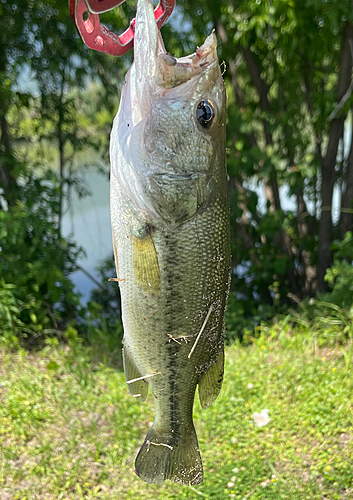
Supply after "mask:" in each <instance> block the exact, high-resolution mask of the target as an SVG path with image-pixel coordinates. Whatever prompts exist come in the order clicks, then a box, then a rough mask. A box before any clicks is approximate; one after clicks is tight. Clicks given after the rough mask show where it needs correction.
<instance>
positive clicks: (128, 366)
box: [123, 345, 148, 401]
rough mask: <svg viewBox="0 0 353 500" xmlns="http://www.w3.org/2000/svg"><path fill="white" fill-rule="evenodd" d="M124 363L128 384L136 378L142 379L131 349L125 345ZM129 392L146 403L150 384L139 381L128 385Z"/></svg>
mask: <svg viewBox="0 0 353 500" xmlns="http://www.w3.org/2000/svg"><path fill="white" fill-rule="evenodd" d="M123 363H124V372H125V377H126V382H128V381H129V380H135V379H136V378H140V377H142V375H141V373H140V371H139V370H138V368H137V366H136V364H135V361H134V358H133V356H132V354H131V353H130V351H129V348H128V347H127V346H126V345H124V347H123ZM127 386H128V388H129V391H130V392H131V394H132V395H133V396H134V397H135V399H138V400H139V401H145V399H146V398H147V394H148V383H147V382H145V381H144V380H137V381H136V382H132V383H131V384H127Z"/></svg>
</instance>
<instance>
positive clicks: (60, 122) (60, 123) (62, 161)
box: [57, 70, 65, 238]
mask: <svg viewBox="0 0 353 500" xmlns="http://www.w3.org/2000/svg"><path fill="white" fill-rule="evenodd" d="M64 87H65V70H64V72H63V76H62V81H61V90H60V96H59V105H58V114H59V117H58V128H57V132H58V146H59V183H60V184H59V186H60V191H59V216H58V235H59V238H61V233H62V216H63V201H64V183H65V177H64V169H65V158H64V146H65V139H64V134H63V124H64V119H65V118H64Z"/></svg>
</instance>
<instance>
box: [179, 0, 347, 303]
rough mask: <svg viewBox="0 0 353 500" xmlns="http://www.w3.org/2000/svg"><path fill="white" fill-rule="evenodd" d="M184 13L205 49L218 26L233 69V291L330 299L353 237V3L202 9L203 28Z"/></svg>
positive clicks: (185, 2)
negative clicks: (331, 283) (340, 257)
mask: <svg viewBox="0 0 353 500" xmlns="http://www.w3.org/2000/svg"><path fill="white" fill-rule="evenodd" d="M180 3H181V5H182V7H183V10H184V13H185V16H186V18H187V19H188V21H189V22H190V23H192V28H191V30H190V31H191V32H192V33H194V34H195V33H197V34H198V35H200V36H195V42H196V43H197V44H200V43H201V39H202V37H204V36H205V35H206V34H208V33H209V31H210V29H211V28H212V26H215V28H216V32H217V35H218V39H219V41H220V58H221V60H222V59H224V60H225V61H226V64H227V72H226V73H225V79H226V84H227V90H228V97H229V99H228V129H227V130H228V148H229V154H228V171H229V174H230V189H231V197H232V233H233V234H232V236H233V268H234V272H235V279H234V281H233V286H234V289H235V290H237V292H240V293H243V294H244V297H246V298H247V299H249V298H250V299H252V298H254V297H255V299H256V300H258V301H259V302H268V303H271V302H276V301H277V302H278V303H279V304H280V303H285V302H286V301H288V294H289V293H292V294H293V293H294V294H295V295H296V296H297V297H299V298H303V297H305V296H307V295H309V296H310V295H314V294H315V293H316V292H317V291H324V290H325V289H326V285H327V283H326V282H325V280H324V278H325V273H326V269H327V268H328V267H330V266H331V264H332V253H331V245H332V242H333V240H334V238H335V237H337V236H338V235H339V234H340V236H341V237H343V235H344V233H345V232H346V231H347V230H349V229H351V228H352V196H353V184H352V182H353V172H352V168H353V164H352V158H353V151H352V148H353V142H352V141H351V143H350V152H349V153H348V154H347V153H346V150H347V148H346V147H345V137H344V131H345V130H347V126H348V125H347V123H348V121H347V116H348V115H350V109H351V108H352V102H353V101H352V97H351V92H352V89H353V84H352V83H351V81H352V80H351V79H352V53H353V31H352V30H353V25H352V21H353V16H352V12H353V11H352V3H351V1H349V0H343V1H342V2H333V1H325V0H299V1H295V2H294V1H284V0H268V1H259V0H256V1H255V0H239V1H235V0H226V1H224V2H212V3H210V2H207V1H206V0H203V1H202V0H200V1H198V2H197V8H198V9H199V10H198V15H197V16H195V15H192V13H193V12H195V2H194V1H191V0H190V1H189V0H181V1H180ZM188 36H190V34H187V35H186V37H188ZM261 191H262V192H263V193H264V197H265V200H266V206H263V207H261V208H260V207H259V193H261ZM335 191H336V192H338V193H339V195H340V199H341V206H340V207H338V210H339V212H340V218H337V217H335V218H334V219H333V215H336V214H333V196H334V192H335ZM288 199H290V203H288ZM284 201H287V203H286V206H285V205H284ZM334 221H335V222H334Z"/></svg>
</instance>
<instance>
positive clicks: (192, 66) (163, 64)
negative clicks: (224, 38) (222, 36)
mask: <svg viewBox="0 0 353 500" xmlns="http://www.w3.org/2000/svg"><path fill="white" fill-rule="evenodd" d="M134 60H135V67H136V77H137V79H136V82H137V86H138V87H140V88H141V94H140V95H141V97H142V92H143V93H146V92H147V94H149V95H150V94H151V92H153V91H155V90H157V89H158V88H161V89H171V88H174V87H178V86H179V85H182V84H183V83H186V82H188V81H189V80H191V79H192V78H193V77H195V76H197V75H199V74H200V73H202V72H203V71H206V70H207V69H208V68H209V67H210V66H211V65H212V64H214V63H216V64H217V65H218V56H217V38H216V35H215V33H214V31H213V32H212V33H211V35H210V36H208V37H207V38H206V40H205V42H204V43H203V44H202V46H201V47H198V48H197V50H196V52H194V53H193V54H190V55H188V56H184V57H181V58H176V57H173V56H172V55H171V54H169V53H167V51H166V49H165V47H164V43H163V39H162V35H161V33H160V31H159V29H158V27H157V23H156V20H155V16H154V10H153V4H152V0H138V4H137V14H136V26H135V45H134ZM142 88H143V90H142ZM137 91H138V89H137Z"/></svg>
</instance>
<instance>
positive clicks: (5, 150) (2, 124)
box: [0, 51, 17, 209]
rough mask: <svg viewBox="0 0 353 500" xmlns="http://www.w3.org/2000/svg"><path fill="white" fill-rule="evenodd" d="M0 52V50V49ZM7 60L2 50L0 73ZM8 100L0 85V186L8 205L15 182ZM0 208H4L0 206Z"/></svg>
mask: <svg viewBox="0 0 353 500" xmlns="http://www.w3.org/2000/svg"><path fill="white" fill-rule="evenodd" d="M0 52H1V51H0ZM6 66H7V61H6V59H5V53H4V51H3V53H2V55H0V74H1V73H5V70H6ZM8 106H9V102H8V101H7V99H6V96H4V95H1V87H0V188H2V189H3V193H4V198H5V199H6V202H7V204H8V205H10V206H11V205H14V204H15V203H16V198H17V196H16V191H17V183H16V178H15V175H14V166H15V163H16V161H15V158H14V156H13V152H12V147H11V139H10V136H9V129H8V123H7V118H6V115H7V111H8ZM0 208H3V209H4V208H5V207H2V206H1V203H0Z"/></svg>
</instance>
